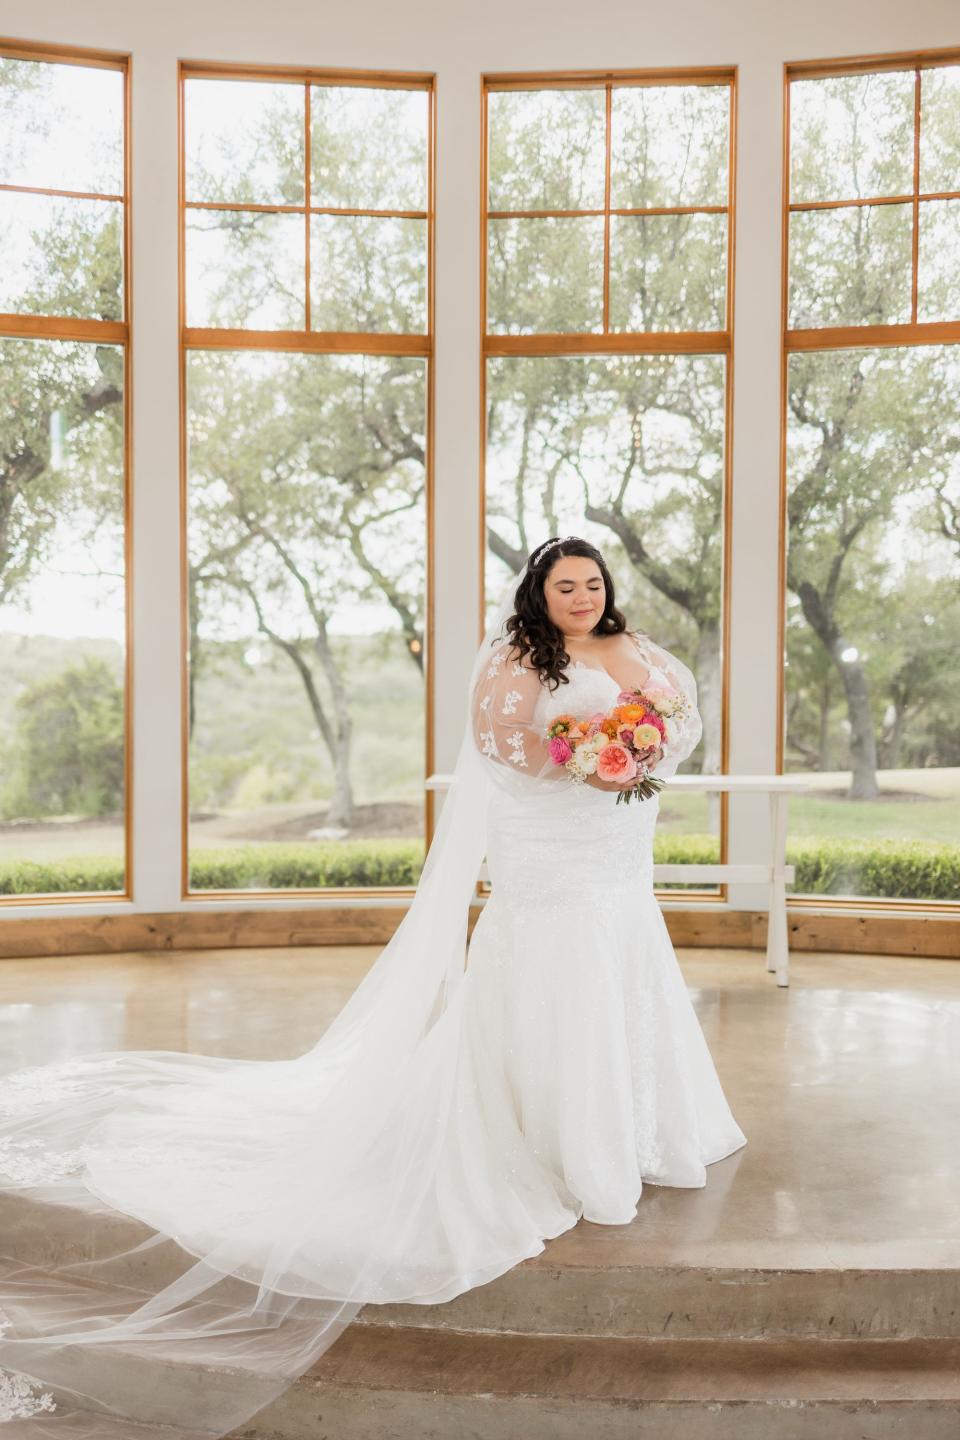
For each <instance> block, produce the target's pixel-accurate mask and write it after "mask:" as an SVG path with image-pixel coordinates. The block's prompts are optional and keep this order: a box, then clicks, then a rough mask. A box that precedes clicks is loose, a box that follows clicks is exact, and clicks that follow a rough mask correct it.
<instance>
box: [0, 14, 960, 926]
mask: <svg viewBox="0 0 960 1440" xmlns="http://www.w3.org/2000/svg"><path fill="white" fill-rule="evenodd" d="M0 36H2V37H3V38H5V39H6V38H11V37H17V38H21V39H26V40H40V41H48V42H51V43H56V44H64V45H70V44H75V45H88V46H103V47H107V48H110V49H116V50H123V51H129V52H131V54H132V56H133V70H132V74H133V88H132V99H133V127H132V145H133V192H132V193H133V246H134V269H133V286H134V290H133V295H134V332H133V335H134V338H133V385H134V391H133V396H134V449H133V473H134V485H135V494H136V508H135V515H134V619H135V624H136V626H137V631H138V633H139V634H140V635H149V636H150V643H149V646H148V645H147V644H146V643H140V644H139V645H138V647H137V649H136V657H135V658H136V674H135V683H134V707H135V715H136V735H135V747H134V801H135V806H134V814H135V820H134V827H135V828H134V855H135V893H136V896H137V899H136V902H135V904H134V905H133V907H132V908H133V909H135V910H163V911H170V910H175V909H179V908H185V907H184V906H182V905H181V902H180V901H179V899H178V896H179V847H180V814H179V804H180V790H179V776H180V764H179V746H180V738H179V737H180V718H179V717H180V709H179V684H180V673H179V658H178V647H179V635H178V619H179V594H178V578H177V572H176V565H175V564H174V563H173V557H175V556H176V555H177V554H178V533H179V532H178V514H177V507H178V464H179V459H178V395H177V226H176V218H177V90H176V75H177V71H176V63H177V60H178V59H199V60H214V59H216V60H230V61H237V62H255V61H260V62H266V63H275V64H310V65H318V66H325V65H332V66H356V67H361V68H374V69H379V68H384V69H415V70H427V71H435V72H436V75H437V87H438V110H439V118H438V132H437V140H438V151H437V167H438V169H437V174H438V213H437V337H436V343H437V362H438V363H437V376H436V401H437V416H436V453H435V466H436V522H437V524H436V534H437V543H438V552H437V560H436V582H437V593H436V653H435V663H436V681H437V690H436V709H435V724H436V732H437V735H438V745H437V753H436V768H437V769H438V770H445V769H450V768H452V765H453V762H454V759H455V755H456V749H457V744H458V741H459V735H458V733H457V732H458V731H459V728H460V725H461V723H462V710H463V702H462V694H463V689H464V685H465V682H466V678H467V674H468V670H469V664H470V659H471V657H472V653H473V649H474V644H475V636H476V623H477V617H476V597H477V594H478V586H479V576H478V575H477V568H476V567H477V557H478V553H479V539H478V535H477V523H478V519H477V517H478V477H479V446H480V427H479V409H478V384H479V376H480V361H479V354H480V349H479V318H480V317H479V273H480V268H479V235H480V221H479V206H480V75H481V73H482V72H483V71H487V70H490V71H496V70H556V69H577V70H593V69H603V68H609V67H640V66H673V65H720V64H723V65H729V64H735V65H737V66H738V67H739V86H740V101H739V168H738V175H737V195H738V216H737V253H736V277H735V286H736V288H735V335H734V345H735V371H734V412H733V461H734V467H733V468H734V484H733V496H734V503H733V525H732V559H733V565H732V608H731V672H730V676H731V713H730V719H731V725H732V744H731V749H730V768H731V770H733V771H737V770H739V771H766V770H772V769H773V766H774V760H775V749H774V747H775V736H776V715H775V703H776V689H777V686H776V681H777V676H776V666H777V664H778V660H779V651H778V644H777V634H776V626H775V620H776V614H777V598H778V597H777V574H778V568H777V551H776V544H775V536H776V525H777V505H778V445H779V425H780V417H779V409H778V406H779V373H780V356H779V313H780V254H779V247H780V201H781V193H780V185H781V175H780V161H781V146H782V117H781V95H782V66H783V63H784V61H788V60H804V59H814V58H828V57H829V58H832V57H835V56H843V55H864V54H880V53H886V52H896V51H905V50H916V49H928V48H935V47H939V46H947V45H960V9H958V7H957V4H956V0H912V3H911V4H910V5H904V4H903V3H902V0H872V3H870V4H863V3H861V0H807V3H805V4H802V5H799V6H793V5H791V6H787V5H777V4H775V3H764V0H721V3H717V0H687V3H686V4H685V5H677V4H668V3H663V0H660V3H656V4H651V3H648V0H592V3H590V4H589V5H584V4H583V3H582V0H481V3H478V4H476V5H473V4H470V5H467V4H463V3H453V0H451V3H447V4H442V3H439V0H401V3H398V0H359V3H353V4H350V3H344V0H339V3H337V4H329V3H328V4H326V5H324V4H304V3H302V0H266V3H264V0H257V3H253V0H242V3H239V4H238V3H237V0H163V3H162V4H154V3H151V4H147V3H144V0H140V3H137V0H109V3H108V0H84V3H83V4H78V3H77V0H42V3H40V0H35V3H34V4H33V5H32V6H28V5H27V4H26V3H23V0H16V3H14V0H0ZM740 804H742V809H739V810H738V811H737V815H736V817H735V818H737V819H740V818H742V819H743V820H744V822H746V823H744V824H742V825H741V824H738V825H737V826H736V849H735V850H732V852H731V855H730V858H731V859H732V860H739V859H744V860H745V859H748V858H756V846H757V844H758V842H759V841H760V839H761V837H762V835H763V834H764V833H765V832H764V826H765V814H764V804H765V802H764V801H763V800H762V799H761V800H759V801H755V800H749V799H745V798H744V799H743V800H742V801H738V805H740ZM731 816H732V818H734V816H733V810H732V808H731ZM752 890H753V887H748V886H740V887H732V889H731V900H732V903H733V904H734V905H736V906H737V907H740V906H753V905H755V904H756V905H758V906H759V905H760V904H762V892H761V893H760V894H759V895H758V894H756V893H752ZM205 903H211V904H212V902H195V901H189V902H187V907H188V908H191V909H193V908H196V906H197V905H198V904H205ZM255 903H259V904H267V905H277V904H279V903H282V902H278V901H272V900H268V901H264V902H255ZM97 908H98V907H97V905H96V904H95V903H94V902H83V903H81V904H78V905H76V906H74V905H64V904H60V905H57V906H56V907H53V906H42V905H37V906H26V907H21V906H17V908H16V911H15V912H13V911H10V912H8V913H16V915H17V916H20V917H26V916H29V915H43V914H47V915H51V914H54V913H56V914H57V915H66V914H69V913H82V914H87V915H89V914H91V913H95V912H96V910H97ZM100 908H102V909H103V910H105V911H106V910H108V911H109V912H110V913H116V912H117V911H118V910H120V909H123V908H131V907H129V906H121V905H119V904H117V903H116V902H114V903H112V904H109V905H108V904H104V905H103V906H102V907H100ZM215 908H222V902H220V904H219V905H217V906H216V907H215Z"/></svg>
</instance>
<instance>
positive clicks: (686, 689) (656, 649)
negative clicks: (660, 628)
mask: <svg viewBox="0 0 960 1440" xmlns="http://www.w3.org/2000/svg"><path fill="white" fill-rule="evenodd" d="M633 638H634V640H635V641H636V643H637V646H638V648H639V650H640V653H641V655H642V657H643V659H644V662H645V664H646V665H647V668H648V670H649V682H648V683H649V684H650V685H653V686H662V687H663V688H664V689H666V690H669V691H672V692H673V693H674V694H675V695H676V696H677V697H678V701H679V704H678V708H677V711H676V713H675V714H673V715H670V716H668V717H667V718H666V720H665V724H666V730H667V733H666V739H665V742H664V745H663V758H662V759H661V760H658V761H657V763H656V764H655V765H653V766H652V767H651V768H652V773H653V774H654V775H656V776H657V778H658V779H659V780H669V779H670V777H671V775H675V774H676V772H677V767H678V766H680V765H682V764H683V762H684V760H686V759H687V758H688V756H690V755H692V754H693V752H694V750H695V749H696V748H697V746H698V745H699V743H700V736H701V735H702V733H703V721H702V720H701V718H700V711H699V710H698V709H697V682H696V680H695V679H694V677H693V671H692V670H690V669H689V667H688V666H686V665H685V664H684V663H683V661H682V660H680V659H678V658H677V656H676V655H672V654H671V653H670V651H669V650H665V649H664V648H663V646H662V645H658V644H657V643H656V641H654V640H651V639H650V636H649V635H644V634H643V633H642V632H640V631H637V632H634V637H633Z"/></svg>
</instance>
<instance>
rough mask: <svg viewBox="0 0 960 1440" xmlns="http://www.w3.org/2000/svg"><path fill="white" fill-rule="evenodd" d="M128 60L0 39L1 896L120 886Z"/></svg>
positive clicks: (124, 752)
mask: <svg viewBox="0 0 960 1440" xmlns="http://www.w3.org/2000/svg"><path fill="white" fill-rule="evenodd" d="M127 113H128V94H127V58H126V57H124V56H120V55H114V54H107V53H103V52H99V51H86V50H85V51H77V50H70V51H66V50H64V51H60V50H54V49H53V48H52V47H43V46H36V47H33V46H27V45H16V46H9V45H8V46H4V47H3V48H2V49H0V133H2V136H3V143H2V145H0V255H2V261H0V674H2V678H3V683H2V684H0V896H2V897H3V900H2V903H4V904H9V903H13V904H16V903H17V902H18V901H24V900H27V899H35V898H37V897H42V896H52V897H56V898H71V899H76V898H77V897H78V896H80V897H82V896H84V895H88V894H96V895H104V894H106V895H111V896H126V895H128V894H129V886H130V868H131V867H130V834H131V831H130V824H129V805H128V802H129V796H130V785H129V777H130V764H129V746H128V739H129V733H130V726H129V697H130V646H129V643H128V638H129V637H128V617H129V606H128V603H127V595H128V586H129V566H128V563H127V561H128V552H129V539H128V537H129V526H128V503H127V499H128V468H129V467H128V438H129V426H128V424H127V419H128V414H129V400H130V394H129V386H128V384H127V353H128V340H129V306H130V294H129V273H128V264H127V259H128V244H129V227H128V223H127V198H128V194H129V185H128V157H127V144H126V134H127Z"/></svg>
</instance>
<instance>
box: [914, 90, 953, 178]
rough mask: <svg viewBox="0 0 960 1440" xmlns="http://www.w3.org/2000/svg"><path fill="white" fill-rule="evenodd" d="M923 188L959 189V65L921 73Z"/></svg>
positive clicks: (921, 176)
mask: <svg viewBox="0 0 960 1440" xmlns="http://www.w3.org/2000/svg"><path fill="white" fill-rule="evenodd" d="M920 189H921V191H923V192H926V193H928V194H929V193H930V192H932V191H933V192H935V191H939V190H960V65H943V66H940V65H937V66H935V67H934V68H933V69H931V70H922V71H921V72H920Z"/></svg>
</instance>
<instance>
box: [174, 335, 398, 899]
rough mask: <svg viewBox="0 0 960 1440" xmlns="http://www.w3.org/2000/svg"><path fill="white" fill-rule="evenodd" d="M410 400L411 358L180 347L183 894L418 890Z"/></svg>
mask: <svg viewBox="0 0 960 1440" xmlns="http://www.w3.org/2000/svg"><path fill="white" fill-rule="evenodd" d="M425 408H426V364H425V362H424V361H423V360H421V359H419V358H415V357H414V358H411V357H404V356H392V357H380V356H375V357H371V356H358V355H305V354H291V353H278V352H271V351H262V350H260V351H247V352H230V351H207V352H196V351H195V352H193V353H191V354H190V355H189V356H188V361H187V424H188V447H189V450H188V549H189V566H190V570H189V588H190V597H191V604H190V646H189V658H190V688H189V711H188V714H189V724H190V750H189V755H190V811H191V819H190V842H189V843H190V875H191V884H192V886H193V888H194V889H196V890H211V889H218V890H250V889H252V890H283V889H291V888H295V889H315V888H334V889H336V888H342V887H355V886H377V887H380V886H392V885H413V884H415V883H416V880H417V877H418V875H419V872H420V867H421V865H422V863H423V848H424V843H423V833H424V832H423V812H424V768H423V765H424V714H425V696H424V684H423V679H424V644H425V636H424V624H425V620H424V616H425V598H424V597H425V573H426V501H425V491H426V472H425V464H424V454H425V443H426V432H425ZM385 740H386V744H385Z"/></svg>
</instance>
